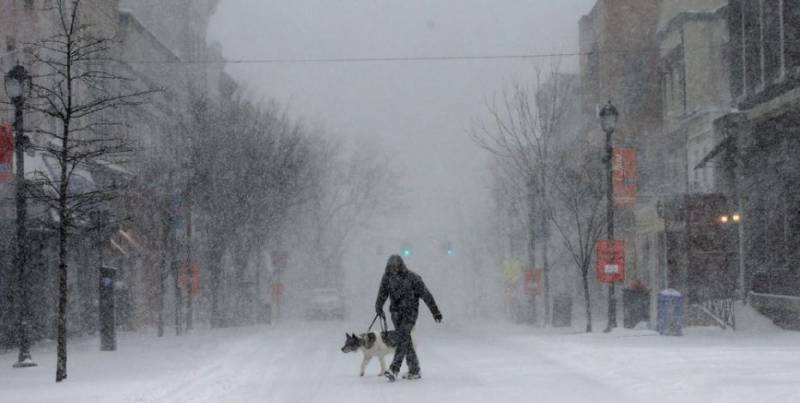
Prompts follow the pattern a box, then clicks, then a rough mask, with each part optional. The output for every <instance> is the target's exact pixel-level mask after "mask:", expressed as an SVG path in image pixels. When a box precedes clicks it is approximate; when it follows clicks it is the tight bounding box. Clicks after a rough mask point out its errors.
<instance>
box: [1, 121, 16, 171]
mask: <svg viewBox="0 0 800 403" xmlns="http://www.w3.org/2000/svg"><path fill="white" fill-rule="evenodd" d="M13 178H14V130H13V129H12V128H11V125H9V124H5V125H0V182H9V181H11V180H12V179H13Z"/></svg>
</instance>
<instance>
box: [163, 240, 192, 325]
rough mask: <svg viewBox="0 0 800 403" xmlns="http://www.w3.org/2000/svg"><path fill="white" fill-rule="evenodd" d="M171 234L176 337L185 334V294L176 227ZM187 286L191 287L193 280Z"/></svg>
mask: <svg viewBox="0 0 800 403" xmlns="http://www.w3.org/2000/svg"><path fill="white" fill-rule="evenodd" d="M169 234H170V237H169V239H170V242H169V244H168V245H169V248H168V250H169V264H170V266H171V267H170V272H171V273H172V282H173V287H174V289H175V335H176V336H180V335H181V334H182V333H183V332H182V329H183V315H182V314H183V293H182V292H181V280H180V276H181V273H180V270H181V267H180V264H178V263H179V262H178V248H177V244H178V242H177V239H176V235H175V230H174V226H172V227H171V228H170V231H169ZM187 284H189V286H191V280H190V281H189V282H188V283H187Z"/></svg>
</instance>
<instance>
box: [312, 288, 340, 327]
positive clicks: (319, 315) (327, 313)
mask: <svg viewBox="0 0 800 403" xmlns="http://www.w3.org/2000/svg"><path fill="white" fill-rule="evenodd" d="M344 317H345V302H344V294H342V292H341V291H339V290H337V289H335V288H315V289H313V290H311V292H310V295H309V298H308V305H307V307H306V319H309V320H323V319H344Z"/></svg>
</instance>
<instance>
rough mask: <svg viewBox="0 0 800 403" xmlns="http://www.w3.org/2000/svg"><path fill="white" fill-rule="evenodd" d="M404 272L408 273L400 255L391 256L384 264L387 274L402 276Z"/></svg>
mask: <svg viewBox="0 0 800 403" xmlns="http://www.w3.org/2000/svg"><path fill="white" fill-rule="evenodd" d="M406 272H408V267H406V263H405V262H404V261H403V258H402V257H400V255H392V256H390V257H389V260H388V261H387V262H386V273H387V274H403V273H406Z"/></svg>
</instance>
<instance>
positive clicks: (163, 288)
mask: <svg viewBox="0 0 800 403" xmlns="http://www.w3.org/2000/svg"><path fill="white" fill-rule="evenodd" d="M168 232H169V230H168V229H167V228H166V225H165V228H164V229H163V232H162V238H161V239H162V241H163V242H162V245H168V242H169V240H168V237H169V236H168V235H167V234H168ZM168 249H169V248H168V247H167V248H165V250H163V251H161V261H160V262H159V264H158V323H157V327H158V337H164V308H165V306H164V305H166V304H165V303H164V299H165V297H166V294H167V284H166V282H167V254H168V253H169V252H168Z"/></svg>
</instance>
